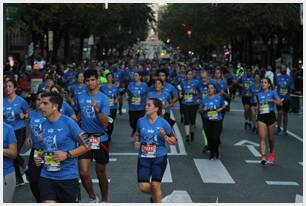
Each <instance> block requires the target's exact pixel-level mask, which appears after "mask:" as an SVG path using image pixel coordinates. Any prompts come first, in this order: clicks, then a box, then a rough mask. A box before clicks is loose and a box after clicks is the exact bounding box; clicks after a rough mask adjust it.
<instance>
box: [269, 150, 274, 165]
mask: <svg viewBox="0 0 306 206" xmlns="http://www.w3.org/2000/svg"><path fill="white" fill-rule="evenodd" d="M274 159H275V156H274V152H270V154H269V161H268V162H269V163H270V164H273V163H274Z"/></svg>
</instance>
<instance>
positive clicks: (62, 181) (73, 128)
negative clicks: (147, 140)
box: [34, 92, 89, 203]
mask: <svg viewBox="0 0 306 206" xmlns="http://www.w3.org/2000/svg"><path fill="white" fill-rule="evenodd" d="M41 98H42V102H41V107H40V108H41V113H42V115H43V116H44V117H46V120H45V121H44V122H43V123H42V143H43V151H44V153H43V154H39V155H35V156H34V160H35V164H36V166H40V165H41V164H43V168H42V170H41V174H40V178H39V188H40V200H41V202H43V203H56V202H63V203H66V202H67V203H70V202H79V200H80V186H79V181H78V167H77V159H76V157H78V156H80V155H82V154H84V153H85V152H87V151H88V150H89V148H88V147H89V146H88V145H87V144H86V143H85V141H81V140H84V139H83V138H82V137H83V136H84V132H82V131H81V129H80V128H79V126H78V125H77V124H76V123H75V122H74V121H73V120H72V119H70V118H69V117H67V116H65V115H63V114H61V113H60V108H61V106H62V102H63V98H62V96H61V95H60V94H58V93H55V92H47V93H44V94H42V95H41ZM77 143H79V144H80V146H78V145H77ZM42 161H43V163H42Z"/></svg>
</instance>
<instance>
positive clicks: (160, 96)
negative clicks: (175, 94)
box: [147, 90, 170, 113]
mask: <svg viewBox="0 0 306 206" xmlns="http://www.w3.org/2000/svg"><path fill="white" fill-rule="evenodd" d="M147 98H156V99H159V100H160V101H161V102H162V103H163V109H165V113H170V108H169V107H168V108H166V107H165V106H166V103H167V102H168V103H169V102H170V95H169V93H167V92H165V91H164V90H163V91H162V92H161V93H160V94H158V93H157V92H156V91H151V92H149V93H148V96H147Z"/></svg>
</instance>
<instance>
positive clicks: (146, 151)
mask: <svg viewBox="0 0 306 206" xmlns="http://www.w3.org/2000/svg"><path fill="white" fill-rule="evenodd" d="M140 157H144V158H155V157H156V144H142V145H141V155H140Z"/></svg>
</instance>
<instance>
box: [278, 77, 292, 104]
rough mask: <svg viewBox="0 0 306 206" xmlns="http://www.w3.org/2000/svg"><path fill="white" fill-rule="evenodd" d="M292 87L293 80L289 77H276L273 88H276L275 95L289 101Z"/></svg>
mask: <svg viewBox="0 0 306 206" xmlns="http://www.w3.org/2000/svg"><path fill="white" fill-rule="evenodd" d="M292 85H293V79H292V77H291V76H289V75H278V76H276V80H275V86H276V87H277V93H278V95H279V96H280V98H284V99H286V100H287V99H290V89H291V87H292Z"/></svg>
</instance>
